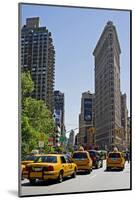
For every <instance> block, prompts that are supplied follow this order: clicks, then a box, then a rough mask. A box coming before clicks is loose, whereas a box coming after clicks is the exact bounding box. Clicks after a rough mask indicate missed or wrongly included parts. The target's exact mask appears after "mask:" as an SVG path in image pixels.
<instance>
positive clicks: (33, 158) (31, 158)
mask: <svg viewBox="0 0 135 200" xmlns="http://www.w3.org/2000/svg"><path fill="white" fill-rule="evenodd" d="M35 159H36V156H26V158H25V159H23V160H26V161H29V160H35Z"/></svg>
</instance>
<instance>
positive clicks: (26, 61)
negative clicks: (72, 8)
mask: <svg viewBox="0 0 135 200" xmlns="http://www.w3.org/2000/svg"><path fill="white" fill-rule="evenodd" d="M21 67H22V70H23V71H25V70H29V71H30V73H31V76H32V80H33V82H34V91H33V93H32V97H33V98H35V99H41V100H43V101H44V102H45V104H46V105H47V107H48V108H49V109H50V110H51V111H52V112H53V109H54V102H53V100H54V98H53V92H54V72H55V50H54V45H53V39H52V36H51V32H49V31H48V29H47V28H46V27H41V26H40V25H39V17H34V18H27V19H26V25H24V26H23V27H22V30H21Z"/></svg>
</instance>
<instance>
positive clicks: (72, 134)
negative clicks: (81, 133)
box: [68, 130, 75, 150]
mask: <svg viewBox="0 0 135 200" xmlns="http://www.w3.org/2000/svg"><path fill="white" fill-rule="evenodd" d="M74 145H75V132H74V130H71V131H70V134H69V139H68V149H69V150H70V149H74Z"/></svg>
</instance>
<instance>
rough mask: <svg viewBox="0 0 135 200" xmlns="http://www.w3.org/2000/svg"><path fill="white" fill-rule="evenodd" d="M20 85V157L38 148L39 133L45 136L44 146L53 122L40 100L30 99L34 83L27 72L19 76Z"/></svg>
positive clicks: (52, 127)
mask: <svg viewBox="0 0 135 200" xmlns="http://www.w3.org/2000/svg"><path fill="white" fill-rule="evenodd" d="M21 85H22V91H21V92H22V118H21V135H22V144H21V150H22V156H24V155H26V154H27V153H29V152H30V151H31V150H32V149H34V148H38V141H39V137H40V133H44V134H45V146H47V138H48V137H49V134H50V133H52V132H53V130H54V120H53V117H52V114H51V112H50V111H49V110H48V109H47V107H46V105H45V103H44V102H43V101H42V100H36V99H33V98H32V97H30V95H31V93H32V91H33V89H34V83H33V81H32V79H31V76H30V73H29V72H23V73H22V76H21Z"/></svg>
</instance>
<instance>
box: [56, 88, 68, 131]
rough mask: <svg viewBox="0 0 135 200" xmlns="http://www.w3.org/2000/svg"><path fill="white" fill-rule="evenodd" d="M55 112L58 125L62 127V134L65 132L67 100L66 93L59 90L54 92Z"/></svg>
mask: <svg viewBox="0 0 135 200" xmlns="http://www.w3.org/2000/svg"><path fill="white" fill-rule="evenodd" d="M54 112H55V115H56V120H57V124H59V126H60V127H61V131H62V133H63V132H64V130H65V122H64V120H65V100H64V93H62V92H60V91H59V90H55V91H54Z"/></svg>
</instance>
